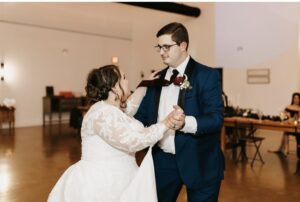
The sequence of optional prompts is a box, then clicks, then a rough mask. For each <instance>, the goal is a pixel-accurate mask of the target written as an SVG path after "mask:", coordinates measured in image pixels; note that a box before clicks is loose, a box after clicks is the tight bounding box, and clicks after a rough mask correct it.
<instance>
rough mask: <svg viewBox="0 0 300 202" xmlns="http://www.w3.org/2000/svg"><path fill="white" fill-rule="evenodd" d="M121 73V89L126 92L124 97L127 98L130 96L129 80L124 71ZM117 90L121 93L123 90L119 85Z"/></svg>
mask: <svg viewBox="0 0 300 202" xmlns="http://www.w3.org/2000/svg"><path fill="white" fill-rule="evenodd" d="M120 73H121V79H120V81H119V82H120V86H121V88H122V89H123V91H124V95H123V96H124V97H125V98H127V97H128V96H129V94H130V92H129V87H128V80H127V79H126V77H125V74H124V72H123V71H120ZM117 88H118V91H119V92H122V90H121V89H120V87H119V85H118V87H117ZM120 95H122V93H120Z"/></svg>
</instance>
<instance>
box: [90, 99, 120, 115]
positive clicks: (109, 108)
mask: <svg viewBox="0 0 300 202" xmlns="http://www.w3.org/2000/svg"><path fill="white" fill-rule="evenodd" d="M115 114H123V112H122V111H121V110H120V109H119V108H118V107H115V106H113V105H110V104H107V103H105V102H104V101H99V102H97V103H95V104H94V105H92V106H91V108H90V110H89V111H88V113H87V115H89V116H99V115H103V116H107V117H109V116H112V115H115Z"/></svg>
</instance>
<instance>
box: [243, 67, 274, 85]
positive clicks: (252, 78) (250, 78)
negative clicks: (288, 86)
mask: <svg viewBox="0 0 300 202" xmlns="http://www.w3.org/2000/svg"><path fill="white" fill-rule="evenodd" d="M247 83H248V84H269V83H270V69H248V70H247Z"/></svg>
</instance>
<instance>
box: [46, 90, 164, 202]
mask: <svg viewBox="0 0 300 202" xmlns="http://www.w3.org/2000/svg"><path fill="white" fill-rule="evenodd" d="M139 89H140V88H139ZM142 91H143V92H142ZM142 91H141V90H137V91H136V92H135V93H134V94H133V95H132V96H131V99H130V100H129V102H128V107H127V114H126V113H124V112H123V111H121V110H120V109H119V108H117V107H115V106H113V105H110V104H107V103H106V102H104V101H100V102H97V103H95V104H94V105H93V106H92V107H91V108H90V110H89V111H88V112H87V114H86V115H85V117H84V119H83V123H82V128H81V136H82V156H81V160H80V161H78V162H77V163H75V164H73V165H72V166H70V167H69V168H68V169H67V170H66V171H65V172H64V174H63V175H62V176H61V177H60V179H59V180H58V182H57V183H56V185H55V186H54V188H53V189H52V191H51V193H50V194H49V197H48V202H156V201H157V196H156V186H155V175H154V167H153V160H152V154H151V147H150V149H149V150H148V152H147V154H146V156H145V158H144V160H143V162H142V164H141V166H140V167H138V166H137V164H136V161H135V152H136V151H139V150H141V149H143V148H146V147H148V146H152V145H153V144H155V143H156V142H157V141H158V140H160V139H161V138H162V136H163V133H164V132H165V131H166V126H165V125H164V124H163V123H158V124H155V125H152V126H150V127H148V128H144V126H143V125H142V123H140V122H139V121H137V120H136V119H134V118H132V117H131V116H132V114H133V113H135V112H136V110H137V107H138V105H139V104H140V101H141V98H142V96H143V95H142V94H143V93H144V92H145V89H143V90H142ZM128 114H129V115H128Z"/></svg>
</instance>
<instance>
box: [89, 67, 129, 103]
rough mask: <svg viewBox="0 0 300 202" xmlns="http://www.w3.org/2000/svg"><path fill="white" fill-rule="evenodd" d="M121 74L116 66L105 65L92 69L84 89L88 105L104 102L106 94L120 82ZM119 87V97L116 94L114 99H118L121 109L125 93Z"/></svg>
mask: <svg viewBox="0 0 300 202" xmlns="http://www.w3.org/2000/svg"><path fill="white" fill-rule="evenodd" d="M120 79H121V73H120V70H119V67H118V66H116V65H106V66H103V67H99V68H98V69H93V70H92V71H91V72H90V73H89V74H88V77H87V85H86V87H85V91H86V96H87V98H88V99H89V102H90V104H94V103H95V102H98V101H101V100H106V99H107V98H108V94H109V92H110V91H112V88H113V87H115V85H116V84H117V83H118V82H119V81H120ZM119 87H120V89H121V91H122V95H121V97H119V95H118V94H116V93H115V92H113V91H112V92H113V93H115V94H116V99H120V101H121V104H120V105H121V107H124V103H125V102H126V100H125V99H124V98H125V93H124V90H123V88H122V86H121V85H120V83H119Z"/></svg>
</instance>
